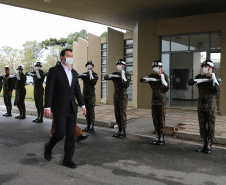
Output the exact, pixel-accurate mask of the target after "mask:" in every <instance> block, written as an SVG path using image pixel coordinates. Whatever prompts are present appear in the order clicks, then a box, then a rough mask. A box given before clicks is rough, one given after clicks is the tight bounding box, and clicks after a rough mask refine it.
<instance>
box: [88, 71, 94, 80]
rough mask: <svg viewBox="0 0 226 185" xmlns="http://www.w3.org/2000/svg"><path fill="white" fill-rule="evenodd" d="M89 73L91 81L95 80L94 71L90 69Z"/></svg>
mask: <svg viewBox="0 0 226 185" xmlns="http://www.w3.org/2000/svg"><path fill="white" fill-rule="evenodd" d="M88 72H89V79H90V80H92V79H94V77H93V72H92V70H91V69H89V70H88Z"/></svg>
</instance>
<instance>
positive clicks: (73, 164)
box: [63, 161, 78, 169]
mask: <svg viewBox="0 0 226 185" xmlns="http://www.w3.org/2000/svg"><path fill="white" fill-rule="evenodd" d="M63 166H65V167H68V168H72V169H74V168H77V167H78V165H77V164H75V163H73V162H72V161H70V162H66V161H63Z"/></svg>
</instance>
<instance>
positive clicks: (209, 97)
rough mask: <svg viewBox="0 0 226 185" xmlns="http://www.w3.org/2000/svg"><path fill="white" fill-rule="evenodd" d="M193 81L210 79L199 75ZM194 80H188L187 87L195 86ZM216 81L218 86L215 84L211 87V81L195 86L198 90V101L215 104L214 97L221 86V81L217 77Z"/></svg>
mask: <svg viewBox="0 0 226 185" xmlns="http://www.w3.org/2000/svg"><path fill="white" fill-rule="evenodd" d="M194 79H211V77H210V76H206V75H202V74H199V75H197V76H196V77H195V78H194ZM194 79H190V80H189V81H188V85H194V84H195V82H194ZM216 79H217V81H218V83H219V86H218V85H217V84H216V83H215V85H214V86H213V81H212V80H210V81H209V82H203V83H199V84H197V87H198V89H199V100H200V101H203V102H204V103H211V102H215V95H216V94H219V93H220V86H221V79H220V78H219V77H217V76H216ZM208 101H209V102H208Z"/></svg>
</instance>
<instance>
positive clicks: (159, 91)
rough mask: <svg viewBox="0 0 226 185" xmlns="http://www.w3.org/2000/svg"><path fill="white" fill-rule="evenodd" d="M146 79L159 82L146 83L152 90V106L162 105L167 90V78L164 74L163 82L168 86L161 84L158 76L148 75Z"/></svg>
mask: <svg viewBox="0 0 226 185" xmlns="http://www.w3.org/2000/svg"><path fill="white" fill-rule="evenodd" d="M163 74H164V73H163ZM148 77H149V78H155V79H158V80H159V81H157V82H155V81H149V82H148V83H149V85H150V86H151V89H152V104H154V105H161V104H162V103H165V96H166V92H167V91H168V90H169V77H168V76H167V75H166V74H164V77H165V81H166V83H167V84H168V85H167V86H165V85H163V84H162V81H161V76H160V75H159V74H150V75H149V76H148ZM144 82H145V81H144Z"/></svg>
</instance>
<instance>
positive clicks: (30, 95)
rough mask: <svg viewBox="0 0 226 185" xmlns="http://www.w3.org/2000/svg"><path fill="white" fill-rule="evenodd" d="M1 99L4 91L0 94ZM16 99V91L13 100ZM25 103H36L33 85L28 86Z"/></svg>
mask: <svg viewBox="0 0 226 185" xmlns="http://www.w3.org/2000/svg"><path fill="white" fill-rule="evenodd" d="M0 97H3V89H2V91H1V93H0ZM14 98H15V90H13V94H12V100H14ZM25 101H34V86H33V85H26V97H25Z"/></svg>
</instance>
